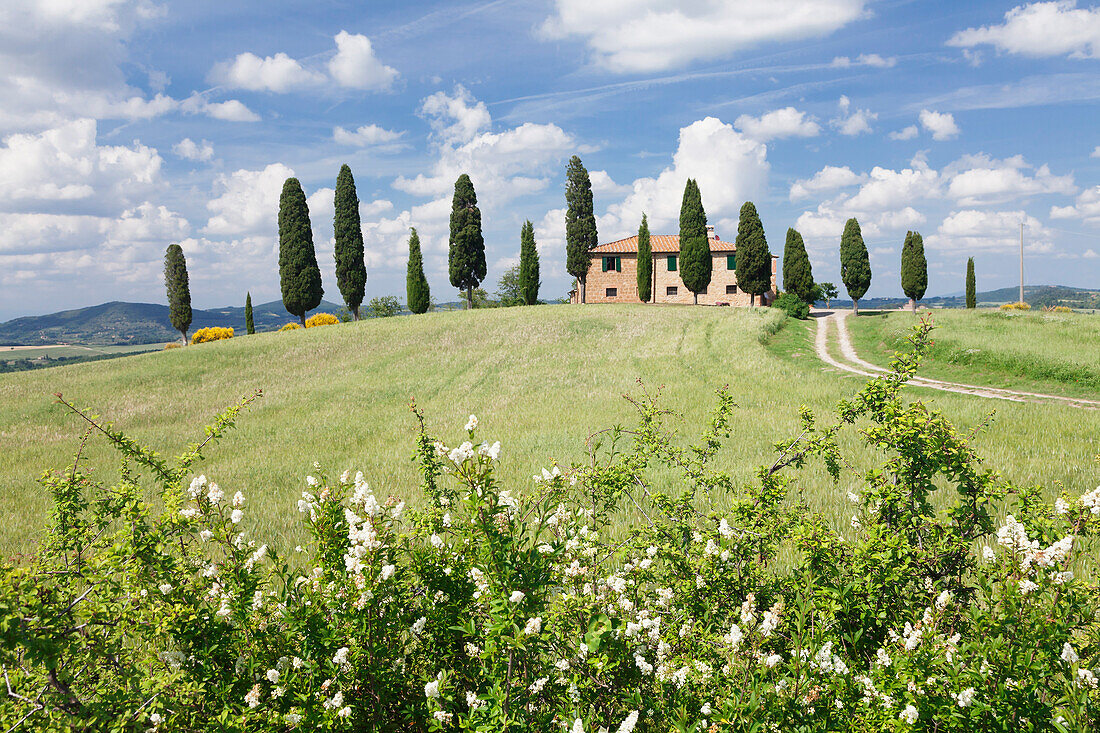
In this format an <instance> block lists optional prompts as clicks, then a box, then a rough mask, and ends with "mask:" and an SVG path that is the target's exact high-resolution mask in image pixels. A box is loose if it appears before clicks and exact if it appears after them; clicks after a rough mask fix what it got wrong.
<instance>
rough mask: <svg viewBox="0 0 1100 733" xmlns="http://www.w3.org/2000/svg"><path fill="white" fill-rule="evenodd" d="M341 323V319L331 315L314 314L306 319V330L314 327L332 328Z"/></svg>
mask: <svg viewBox="0 0 1100 733" xmlns="http://www.w3.org/2000/svg"><path fill="white" fill-rule="evenodd" d="M339 322H340V319H339V318H337V317H336V316H334V315H332V314H331V313H314V314H313V315H312V316H310V317H309V318H307V319H306V328H313V327H314V326H332V325H335V324H337V323H339Z"/></svg>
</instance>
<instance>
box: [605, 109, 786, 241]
mask: <svg viewBox="0 0 1100 733" xmlns="http://www.w3.org/2000/svg"><path fill="white" fill-rule="evenodd" d="M768 170H769V165H768V160H767V148H766V147H765V146H764V145H763V144H762V143H760V142H759V141H756V140H752V139H750V138H748V137H747V136H745V135H743V134H742V133H740V132H738V131H737V130H735V129H733V126H732V125H729V124H726V123H724V122H722V121H721V120H719V119H716V118H714V117H705V118H703V119H701V120H697V121H695V122H693V123H691V124H690V125H688V126H686V127H682V128H680V140H679V145H678V146H677V148H676V153H675V154H674V155H673V156H672V164H671V165H670V166H668V167H666V168H665V169H664V170H662V171H661V172H660V173H659V174H658V175H657V177H656V178H639V179H637V180H635V181H634V183H633V184H632V186H631V188H632V190H631V192H630V194H628V195H627V196H626V198H625V199H624V200H623V201H622V202H621V203H617V204H613V205H611V206H609V207H608V209H607V214H606V216H603V217H600V219H599V220H598V224H599V229H600V240H601V241H607V240H609V239H616V238H619V237H623V236H629V235H630V234H633V233H636V232H637V230H638V224H639V222H641V220H642V212H645V213H646V214H647V215H648V217H649V224H650V229H651V230H653V231H655V232H659V231H662V230H666V229H671V228H672V227H673V225H674V223H675V222H678V221H679V217H680V204H681V202H682V200H683V196H684V184H685V182H686V181H687V179H688V178H694V179H695V180H696V181H697V182H698V183H699V189H700V192H701V193H702V198H703V207H704V209H705V210H706V212H707V219H708V221H710V222H711V223H717V224H718V225H720V229H723V230H727V231H728V230H729V229H732V230H734V231H736V223H733V224H732V226H731V224H730V223H731V222H736V220H737V216H738V213H739V211H740V209H741V204H742V203H744V202H745V201H746V200H749V199H752V198H754V197H756V196H757V195H758V194H760V193H761V192H763V191H764V190H765V188H766V183H767V178H768ZM719 236H722V231H719ZM727 236H730V237H732V236H733V232H729V233H728V234H727Z"/></svg>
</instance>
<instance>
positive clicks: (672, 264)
mask: <svg viewBox="0 0 1100 733" xmlns="http://www.w3.org/2000/svg"><path fill="white" fill-rule="evenodd" d="M668 271H669V272H676V255H669V256H668Z"/></svg>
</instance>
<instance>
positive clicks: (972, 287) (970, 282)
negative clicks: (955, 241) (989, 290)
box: [966, 257, 978, 308]
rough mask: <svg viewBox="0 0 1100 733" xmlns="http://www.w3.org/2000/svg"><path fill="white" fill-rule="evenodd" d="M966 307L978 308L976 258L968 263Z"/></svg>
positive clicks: (970, 259)
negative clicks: (975, 274)
mask: <svg viewBox="0 0 1100 733" xmlns="http://www.w3.org/2000/svg"><path fill="white" fill-rule="evenodd" d="M966 307H967V308H977V307H978V293H977V283H976V282H975V280H974V258H973V257H971V258H969V259H968V260H967V261H966Z"/></svg>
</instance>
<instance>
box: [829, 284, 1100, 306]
mask: <svg viewBox="0 0 1100 733" xmlns="http://www.w3.org/2000/svg"><path fill="white" fill-rule="evenodd" d="M1019 298H1020V287H1019V286H1018V285H1015V286H1012V287H1008V288H998V289H997V290H987V291H985V292H984V293H975V299H976V300H977V302H978V305H979V306H991V305H1001V304H1002V303H1015V302H1016V301H1017V300H1019ZM1024 301H1025V302H1026V303H1027V304H1028V305H1030V306H1031V307H1032V308H1049V307H1051V306H1056V305H1064V306H1068V307H1070V308H1100V290H1091V289H1089V288H1072V287H1068V286H1066V285H1025V286H1024ZM908 302H909V300H908V298H861V299H860V301H859V305H860V307H861V308H871V309H874V308H899V307H901V306H903V305H905V304H907V303H908ZM851 304H852V301H851V300H847V299H843V298H833V300H832V301H831V303H830V305H832V306H833V307H846V306H850V305H851ZM920 306H921V307H922V308H964V307H966V296H965V295H962V294H958V295H938V296H936V297H934V298H925V299H923V300H921V301H920Z"/></svg>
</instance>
